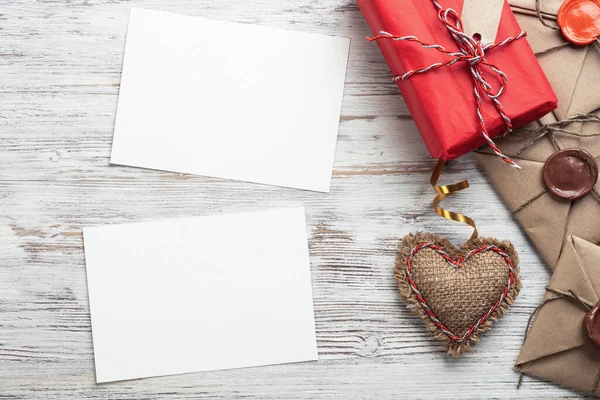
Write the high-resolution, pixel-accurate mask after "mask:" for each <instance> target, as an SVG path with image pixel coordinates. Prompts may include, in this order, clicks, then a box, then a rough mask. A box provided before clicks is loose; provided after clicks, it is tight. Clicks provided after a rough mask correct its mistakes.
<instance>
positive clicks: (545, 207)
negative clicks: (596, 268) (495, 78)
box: [477, 0, 600, 269]
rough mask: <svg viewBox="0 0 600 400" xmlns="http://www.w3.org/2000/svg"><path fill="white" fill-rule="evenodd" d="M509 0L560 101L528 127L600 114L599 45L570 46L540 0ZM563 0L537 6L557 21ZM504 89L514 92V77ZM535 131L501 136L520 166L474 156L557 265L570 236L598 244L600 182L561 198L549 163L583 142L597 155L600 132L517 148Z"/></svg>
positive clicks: (578, 128)
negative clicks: (546, 174) (546, 171)
mask: <svg viewBox="0 0 600 400" xmlns="http://www.w3.org/2000/svg"><path fill="white" fill-rule="evenodd" d="M509 2H510V3H511V6H513V8H514V10H515V14H516V15H517V19H518V20H519V23H520V24H521V27H522V28H523V29H524V30H526V31H527V37H528V40H529V43H530V44H531V46H532V48H533V49H534V51H535V52H536V54H538V60H539V61H540V64H541V65H542V68H543V69H544V71H545V72H546V75H547V76H548V79H549V80H550V83H551V84H552V86H553V88H554V90H555V92H556V94H557V96H558V99H559V103H558V108H557V109H556V110H555V111H554V112H552V113H550V114H548V115H547V116H545V117H544V118H543V119H542V121H541V122H539V123H534V124H530V125H529V126H527V127H525V128H529V129H532V128H538V127H539V126H540V125H541V123H542V122H543V123H544V124H549V123H553V122H556V121H558V120H564V119H566V118H569V117H572V116H574V115H576V114H581V113H591V112H596V113H597V115H600V48H599V47H598V46H596V45H595V44H592V45H588V46H584V47H574V46H572V45H570V44H568V43H567V42H566V41H565V39H564V38H563V37H562V36H561V33H560V31H558V30H554V29H551V28H547V27H545V26H544V25H543V24H542V23H541V22H540V20H539V19H538V17H537V15H536V12H535V0H510V1H509ZM561 3H562V0H541V1H540V5H541V9H540V11H542V14H543V15H544V16H545V17H546V18H547V23H548V24H553V25H555V22H554V21H553V20H552V19H553V18H554V19H555V18H556V12H557V11H558V8H559V7H560V4H561ZM507 90H510V77H509V83H508V88H507ZM568 130H569V131H573V132H575V133H583V134H586V135H593V134H595V133H598V132H600V123H586V124H580V123H577V124H571V125H570V126H569V127H568ZM537 136H539V133H537V134H532V133H528V132H527V131H526V129H518V130H516V131H515V132H514V134H513V135H512V136H509V137H507V138H505V139H501V140H498V141H497V142H496V144H497V145H498V147H500V149H501V150H502V152H503V153H504V154H506V155H507V156H509V157H510V158H511V159H512V160H514V161H515V162H516V163H517V164H519V165H520V166H521V167H522V170H521V171H516V170H514V169H513V168H510V167H507V166H506V164H505V163H504V162H502V161H501V160H500V159H499V158H498V157H496V156H495V155H493V154H492V153H491V151H490V150H489V149H483V150H480V151H478V153H477V159H478V161H479V163H480V165H481V166H482V167H483V169H484V171H485V172H486V174H487V175H488V177H489V179H490V180H491V181H492V183H493V184H494V186H495V187H496V189H497V190H498V191H499V192H500V194H501V195H502V197H503V198H504V201H505V202H506V203H507V205H508V207H509V209H510V210H511V211H512V212H513V213H514V215H515V217H516V218H517V220H518V221H519V223H520V224H521V225H522V226H523V228H524V229H525V231H526V232H527V234H528V235H529V237H530V238H531V239H532V241H533V242H534V244H535V245H536V247H537V248H538V250H539V251H540V253H541V255H542V257H543V258H544V259H545V261H546V262H547V263H548V265H549V266H550V268H551V269H554V267H555V266H556V263H557V262H558V259H559V256H560V254H561V250H562V248H563V245H564V243H565V242H566V239H567V237H568V236H569V235H571V234H573V235H576V236H579V237H581V238H583V239H586V240H589V241H591V242H594V243H598V242H600V184H598V185H597V186H596V188H595V193H594V192H592V193H590V194H588V195H586V196H585V197H583V198H581V199H579V200H576V201H566V200H562V199H559V198H556V197H554V196H553V195H552V194H551V193H549V192H547V190H546V187H545V185H544V182H543V179H542V168H543V166H544V162H545V161H546V159H547V158H548V157H549V156H550V155H551V154H552V153H554V152H555V151H557V150H559V149H564V148H569V147H582V148H584V149H587V150H588V151H589V152H590V153H591V154H592V155H593V156H594V157H600V137H595V136H589V137H582V138H580V137H575V136H572V135H567V134H561V133H556V132H555V133H554V134H553V137H554V139H555V140H551V139H552V135H546V136H545V137H544V138H542V139H540V140H537V141H535V144H534V145H532V146H531V147H529V148H527V149H526V150H524V151H520V150H521V149H523V147H524V146H525V145H527V144H529V143H531V142H532V141H534V139H535V138H536V137H537ZM597 160H598V158H597Z"/></svg>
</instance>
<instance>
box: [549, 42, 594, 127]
mask: <svg viewBox="0 0 600 400" xmlns="http://www.w3.org/2000/svg"><path fill="white" fill-rule="evenodd" d="M563 50H566V49H561V50H560V52H561V53H562V51H563ZM580 51H582V52H585V57H584V59H583V64H582V66H581V70H580V72H579V77H578V79H577V83H576V85H575V89H574V90H573V95H572V98H571V104H570V105H569V109H568V111H567V113H566V116H567V117H570V116H573V115H576V114H583V113H590V112H592V111H595V110H597V109H599V108H600V90H598V88H600V49H597V48H595V46H594V45H588V46H585V47H583V48H582V49H580ZM542 57H544V56H542ZM575 66H576V65H574V66H573V67H575ZM559 99H560V96H559Z"/></svg>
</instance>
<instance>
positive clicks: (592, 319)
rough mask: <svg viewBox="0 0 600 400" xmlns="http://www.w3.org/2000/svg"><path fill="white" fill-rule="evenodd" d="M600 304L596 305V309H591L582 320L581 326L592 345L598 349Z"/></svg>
mask: <svg viewBox="0 0 600 400" xmlns="http://www.w3.org/2000/svg"><path fill="white" fill-rule="evenodd" d="M599 310H600V302H598V304H596V307H594V308H593V309H591V310H590V311H589V312H588V313H587V314H585V318H584V319H583V325H584V326H585V329H586V330H587V333H588V335H589V337H590V339H591V340H592V343H594V345H596V346H597V347H600V315H599V314H600V313H599Z"/></svg>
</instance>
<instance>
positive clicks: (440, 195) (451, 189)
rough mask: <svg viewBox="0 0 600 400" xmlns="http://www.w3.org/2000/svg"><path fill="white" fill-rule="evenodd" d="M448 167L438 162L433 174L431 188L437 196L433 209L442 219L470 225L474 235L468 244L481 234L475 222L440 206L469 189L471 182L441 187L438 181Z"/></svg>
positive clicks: (442, 162) (444, 163)
mask: <svg viewBox="0 0 600 400" xmlns="http://www.w3.org/2000/svg"><path fill="white" fill-rule="evenodd" d="M445 165H446V161H444V160H441V159H440V160H438V163H437V165H436V166H435V169H434V170H433V174H431V181H430V182H431V186H432V187H433V190H435V191H436V193H437V196H435V198H434V199H433V208H434V209H435V212H436V213H437V215H439V216H440V217H443V218H446V219H448V220H450V221H457V222H461V223H463V224H466V225H469V226H471V227H473V233H472V234H471V237H470V238H469V240H468V241H467V242H470V241H471V240H473V239H475V238H477V237H478V236H479V233H478V232H477V226H475V221H473V219H471V218H470V217H467V216H466V215H463V214H460V213H456V212H454V211H448V210H445V209H443V208H442V207H440V206H439V204H440V203H441V202H442V201H444V200H445V199H446V198H448V197H450V196H452V195H453V194H455V193H457V192H460V191H461V190H464V189H467V188H468V187H469V182H468V181H467V180H464V181H460V182H458V183H453V184H451V185H439V186H438V184H437V183H438V180H439V179H440V175H441V174H442V170H443V169H444V166H445Z"/></svg>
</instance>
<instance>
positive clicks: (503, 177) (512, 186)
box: [476, 153, 545, 211]
mask: <svg viewBox="0 0 600 400" xmlns="http://www.w3.org/2000/svg"><path fill="white" fill-rule="evenodd" d="M476 157H477V159H478V160H479V163H480V165H481V166H482V167H483V169H484V170H485V172H486V174H487V176H488V177H489V178H490V180H491V181H492V182H493V184H494V186H496V188H497V189H498V191H499V192H500V193H502V195H503V196H504V200H505V201H506V203H507V205H508V208H509V209H510V210H511V211H514V210H515V209H516V208H518V207H520V206H521V205H523V204H524V203H526V202H528V201H529V200H531V199H532V198H534V197H536V196H538V195H539V194H540V193H541V192H542V191H544V190H545V186H544V182H543V180H542V169H543V168H544V164H543V163H540V162H537V161H530V160H522V159H519V158H513V159H512V160H513V161H514V162H516V163H517V164H519V165H520V166H521V168H522V169H521V170H520V171H517V170H516V169H514V168H506V166H505V164H504V162H503V161H502V159H500V158H499V157H498V156H496V155H495V154H489V153H477V156H476ZM509 157H510V155H509ZM505 194H506V195H505Z"/></svg>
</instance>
